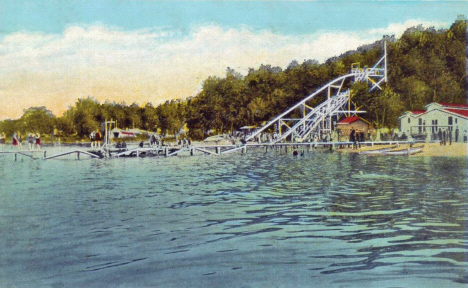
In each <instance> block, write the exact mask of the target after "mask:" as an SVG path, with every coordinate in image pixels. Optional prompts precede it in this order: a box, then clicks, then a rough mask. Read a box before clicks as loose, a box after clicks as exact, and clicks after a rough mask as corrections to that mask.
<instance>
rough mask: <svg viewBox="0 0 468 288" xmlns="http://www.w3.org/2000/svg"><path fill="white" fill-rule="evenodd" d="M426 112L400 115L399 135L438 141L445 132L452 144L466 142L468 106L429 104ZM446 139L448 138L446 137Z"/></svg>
mask: <svg viewBox="0 0 468 288" xmlns="http://www.w3.org/2000/svg"><path fill="white" fill-rule="evenodd" d="M425 108H426V110H415V111H407V112H405V113H403V115H401V116H400V117H399V118H398V120H399V128H400V132H401V133H405V134H406V135H411V136H412V137H419V138H425V139H432V140H440V139H439V138H440V135H441V134H442V133H444V132H445V134H446V135H451V136H452V139H453V141H454V142H463V141H464V142H466V141H467V137H468V131H467V130H468V105H467V104H457V103H436V102H434V103H430V104H428V105H426V106H425ZM447 137H448V136H447Z"/></svg>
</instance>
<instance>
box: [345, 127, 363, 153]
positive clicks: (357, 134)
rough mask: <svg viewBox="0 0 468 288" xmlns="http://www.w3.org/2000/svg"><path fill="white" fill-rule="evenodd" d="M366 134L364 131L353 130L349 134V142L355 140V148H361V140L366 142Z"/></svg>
mask: <svg viewBox="0 0 468 288" xmlns="http://www.w3.org/2000/svg"><path fill="white" fill-rule="evenodd" d="M365 135H366V134H365V133H364V131H356V130H354V129H353V130H351V133H350V134H349V142H353V149H357V148H358V146H359V148H360V147H361V142H364V141H365V140H366V139H365V138H366V136H365Z"/></svg>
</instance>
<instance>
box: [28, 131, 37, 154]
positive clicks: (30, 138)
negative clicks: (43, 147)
mask: <svg viewBox="0 0 468 288" xmlns="http://www.w3.org/2000/svg"><path fill="white" fill-rule="evenodd" d="M26 139H27V140H28V147H29V150H30V151H31V150H33V149H34V144H35V143H34V142H35V140H36V139H34V136H33V135H32V133H29V134H28V137H27V138H26Z"/></svg>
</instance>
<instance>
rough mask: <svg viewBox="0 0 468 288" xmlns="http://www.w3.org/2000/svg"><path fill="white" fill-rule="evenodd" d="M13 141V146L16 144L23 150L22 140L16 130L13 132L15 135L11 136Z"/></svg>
mask: <svg viewBox="0 0 468 288" xmlns="http://www.w3.org/2000/svg"><path fill="white" fill-rule="evenodd" d="M11 143H12V144H13V146H16V148H17V149H18V150H22V148H21V140H20V138H19V136H18V133H16V132H13V135H12V136H11Z"/></svg>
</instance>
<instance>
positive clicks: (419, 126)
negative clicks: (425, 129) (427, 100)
mask: <svg viewBox="0 0 468 288" xmlns="http://www.w3.org/2000/svg"><path fill="white" fill-rule="evenodd" d="M418 124H419V125H418V132H419V134H421V132H422V119H421V118H419V119H418Z"/></svg>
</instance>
